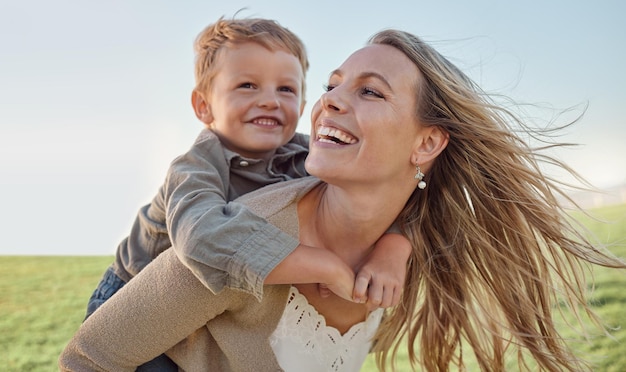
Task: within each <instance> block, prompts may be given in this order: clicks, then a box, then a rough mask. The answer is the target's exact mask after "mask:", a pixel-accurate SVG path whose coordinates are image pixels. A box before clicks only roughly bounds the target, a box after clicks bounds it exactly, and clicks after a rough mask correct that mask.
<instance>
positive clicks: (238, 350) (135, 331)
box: [59, 177, 320, 372]
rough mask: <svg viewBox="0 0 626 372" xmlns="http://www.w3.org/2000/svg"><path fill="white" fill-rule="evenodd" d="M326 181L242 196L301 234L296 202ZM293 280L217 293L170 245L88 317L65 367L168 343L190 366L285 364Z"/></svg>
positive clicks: (116, 359) (141, 356)
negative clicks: (260, 291)
mask: <svg viewBox="0 0 626 372" xmlns="http://www.w3.org/2000/svg"><path fill="white" fill-rule="evenodd" d="M319 184H320V181H319V180H318V179H316V178H314V177H305V178H301V179H297V180H293V181H286V182H281V183H278V184H274V185H270V186H267V187H265V188H263V189H260V190H258V191H255V192H252V193H249V194H246V195H244V196H243V197H241V198H240V199H237V201H236V202H238V203H242V204H245V205H246V206H247V207H248V208H250V209H251V210H252V211H253V212H254V213H256V214H258V215H259V216H261V217H264V218H266V219H267V220H268V221H269V222H270V223H272V224H274V225H275V226H277V227H278V228H280V229H281V230H283V231H285V232H287V233H288V234H290V235H292V236H293V237H295V238H296V239H297V238H298V215H297V202H298V201H299V200H300V199H301V198H302V196H304V195H305V194H306V193H308V192H309V191H310V190H311V189H312V188H314V187H315V186H317V185H319ZM288 293H289V286H288V285H274V286H265V288H264V295H263V298H262V300H261V301H260V302H259V301H257V299H255V297H253V296H252V295H250V294H248V293H244V292H241V291H236V290H232V289H226V290H224V291H222V292H220V293H219V294H217V295H216V294H213V293H212V292H211V291H210V290H208V289H207V288H206V287H204V286H203V285H202V284H201V283H200V282H199V281H198V280H197V279H196V277H195V276H194V275H193V274H192V273H191V272H190V271H189V269H187V268H186V267H185V266H184V265H182V264H181V263H180V261H179V260H178V258H177V257H176V254H175V252H174V250H171V249H170V250H167V251H165V252H163V253H162V254H161V255H159V256H158V257H157V259H155V260H154V262H153V263H151V264H150V265H148V266H147V267H146V268H145V269H144V270H143V271H141V272H140V273H139V274H138V275H137V276H136V277H135V278H134V279H133V280H131V281H130V282H129V283H128V284H127V285H126V286H124V287H123V288H122V289H121V290H120V291H119V292H118V293H117V294H115V295H114V296H113V297H112V298H111V299H110V300H109V301H107V302H105V303H104V304H103V305H102V307H101V308H99V309H98V310H97V311H96V312H95V313H94V314H93V315H92V316H91V317H89V318H88V319H87V320H86V321H85V322H84V323H83V324H82V325H81V327H80V328H79V330H78V331H77V332H76V334H75V335H74V337H73V338H72V339H71V340H70V342H69V343H68V345H67V346H66V348H65V350H64V351H63V352H62V354H61V356H60V358H59V367H60V369H61V370H62V371H134V370H135V369H136V367H137V366H139V365H141V364H142V363H144V362H146V361H149V360H151V359H152V358H154V357H156V356H158V355H159V354H161V353H163V352H164V351H166V350H167V352H166V354H167V355H168V356H169V357H170V358H172V359H173V360H174V361H175V362H176V363H177V364H178V365H179V366H180V368H181V369H182V370H185V371H245V372H248V371H280V370H281V368H280V366H279V365H278V362H277V361H276V358H275V356H274V353H273V351H272V348H271V346H270V344H269V336H270V335H271V334H272V332H273V331H274V329H275V328H276V325H277V324H278V321H279V320H280V317H281V316H282V313H283V311H284V308H285V305H286V302H287V295H288Z"/></svg>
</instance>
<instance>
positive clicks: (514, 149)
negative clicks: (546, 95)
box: [369, 30, 626, 371]
mask: <svg viewBox="0 0 626 372" xmlns="http://www.w3.org/2000/svg"><path fill="white" fill-rule="evenodd" d="M369 44H384V45H390V46H392V47H395V48H396V49H398V50H400V51H402V52H403V53H404V54H405V55H406V56H407V57H408V58H409V59H410V60H411V61H413V63H415V65H416V66H417V67H418V68H419V70H420V72H421V74H422V75H423V79H421V83H420V86H418V87H416V94H417V102H418V103H417V112H416V115H417V117H418V119H419V122H420V123H421V124H422V125H425V126H438V127H440V128H442V129H443V130H445V131H446V132H447V133H449V135H450V140H449V144H448V146H447V148H446V149H445V150H444V151H443V152H442V153H441V154H440V155H439V156H438V158H437V159H436V160H435V162H434V163H433V166H432V168H431V169H430V171H429V172H428V174H427V175H426V180H427V181H428V186H427V188H426V189H424V190H416V191H415V192H414V193H413V195H412V196H411V197H410V199H409V201H408V202H407V204H406V206H405V208H404V210H403V212H402V213H401V214H400V216H399V217H398V220H397V221H398V224H399V226H400V227H401V229H402V231H403V232H404V233H405V235H406V236H407V237H408V238H409V240H410V241H411V242H412V245H413V252H412V254H411V258H410V261H409V267H408V272H407V278H406V285H405V291H404V294H403V298H402V302H401V304H400V305H399V306H397V307H395V308H394V309H392V310H390V311H389V312H388V313H387V317H386V318H385V320H384V323H383V324H382V325H381V327H380V328H379V332H378V334H377V338H376V344H375V351H376V361H377V364H378V367H379V368H380V369H381V370H383V371H384V370H385V367H386V366H385V364H386V363H387V359H388V358H391V359H392V360H393V359H394V358H395V356H396V354H397V351H398V349H399V347H400V345H401V344H402V340H403V339H404V340H407V341H408V347H409V350H408V353H409V358H410V362H411V365H412V366H413V368H415V366H416V365H418V364H419V365H420V366H421V367H422V368H424V369H425V370H428V371H445V370H449V369H450V367H451V366H452V365H456V366H459V367H461V368H462V367H463V365H464V362H463V347H462V346H463V345H465V346H467V345H469V347H470V348H471V350H472V351H473V354H474V356H475V357H476V360H477V362H478V364H479V366H480V368H481V369H482V370H490V371H502V370H504V369H505V359H506V358H505V355H507V354H508V353H510V352H511V350H513V351H516V352H517V358H518V364H519V369H531V366H530V365H529V364H528V360H527V359H528V355H530V356H531V358H532V359H534V360H535V362H536V364H537V366H538V367H539V369H542V370H550V371H561V370H581V369H586V368H588V366H587V365H586V364H585V362H584V361H582V360H580V359H579V358H576V357H575V356H574V355H573V354H572V352H571V351H570V350H569V348H568V347H567V345H566V344H565V342H564V340H563V338H562V337H561V336H560V334H559V332H558V331H557V329H556V327H555V324H554V321H553V320H554V319H553V315H554V314H553V312H554V311H558V310H556V309H558V305H559V303H558V301H559V300H563V302H564V303H565V304H567V305H569V307H570V308H572V309H573V310H574V311H575V312H576V314H577V316H578V320H579V321H581V317H580V314H579V313H578V311H577V310H576V309H577V308H582V309H584V312H585V314H587V315H588V316H590V317H591V319H593V320H594V321H595V322H596V323H595V324H596V325H598V326H600V323H599V319H597V317H596V316H595V315H594V314H593V312H592V311H591V309H590V308H589V306H588V305H587V303H586V299H585V290H586V277H585V272H584V270H583V269H584V266H585V263H593V264H599V265H603V266H608V267H616V268H624V267H626V265H625V264H624V262H622V261H620V260H618V259H617V258H615V257H613V256H611V255H610V254H609V253H608V252H606V251H602V250H600V249H599V248H596V247H594V245H593V244H592V243H591V242H589V241H588V239H587V238H586V237H585V236H584V235H583V233H582V232H581V231H580V230H579V229H577V228H575V225H574V224H573V223H572V222H571V220H569V219H568V218H567V216H566V211H565V210H564V209H563V207H562V206H561V205H560V204H559V202H558V201H557V200H558V199H557V196H559V195H560V196H565V194H564V193H563V192H562V191H561V189H560V187H562V186H563V185H559V183H558V182H555V181H554V180H552V179H550V178H548V177H546V176H545V175H544V174H543V173H542V171H541V170H540V167H539V164H540V163H541V162H546V161H547V162H551V163H553V164H557V165H559V166H562V167H563V168H564V169H566V170H568V171H570V172H573V171H572V170H571V169H570V168H569V167H567V165H565V164H562V163H560V162H559V161H558V160H556V159H553V158H550V157H549V156H547V155H539V153H538V152H537V151H535V150H534V149H532V148H531V147H530V146H529V145H528V144H527V143H525V142H524V141H523V140H522V139H521V138H520V137H519V136H518V135H517V134H516V133H515V130H513V126H520V127H522V128H525V129H526V130H531V129H530V128H528V127H527V126H524V123H523V122H522V121H521V120H519V119H518V118H517V117H516V115H514V114H513V113H512V112H511V111H509V110H507V109H505V108H503V107H500V106H498V105H496V104H495V103H493V101H492V100H491V99H490V98H489V96H487V95H486V94H485V93H484V92H482V91H481V90H480V88H479V87H478V86H476V84H475V83H474V82H472V80H471V79H469V78H468V77H467V76H466V75H465V74H463V73H462V72H461V71H460V70H459V69H458V68H456V67H455V66H454V65H453V64H452V63H450V62H449V61H448V60H447V59H446V58H444V57H443V56H441V55H440V54H439V53H438V52H437V51H435V50H434V49H433V48H432V47H430V46H429V45H427V44H426V43H424V42H423V41H422V40H420V39H419V38H417V37H416V36H414V35H411V34H409V33H406V32H402V31H397V30H385V31H382V32H379V33H377V34H376V35H374V36H373V37H372V38H371V39H370V40H369ZM535 134H537V133H535ZM544 135H546V134H545V133H544ZM557 296H558V298H557ZM415 345H419V346H418V347H417V349H419V353H418V352H416V347H415ZM532 368H536V367H532Z"/></svg>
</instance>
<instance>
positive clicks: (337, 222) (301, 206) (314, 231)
mask: <svg viewBox="0 0 626 372" xmlns="http://www.w3.org/2000/svg"><path fill="white" fill-rule="evenodd" d="M405 202H406V201H402V200H400V199H398V198H397V197H392V196H390V195H389V193H387V194H386V195H384V196H381V195H377V194H376V193H375V192H373V191H372V190H368V191H367V192H364V191H363V190H354V189H352V190H350V189H344V188H340V187H336V186H333V185H329V184H325V183H323V184H321V185H320V186H318V187H316V188H314V189H313V190H311V191H310V192H309V193H308V194H307V195H305V196H304V197H303V198H302V199H301V200H300V202H299V203H298V215H299V219H300V234H301V236H300V239H301V243H303V244H307V245H311V246H316V247H324V248H326V249H329V250H332V251H333V252H335V253H336V254H337V255H339V256H340V257H342V258H343V259H344V260H345V261H346V262H347V263H348V264H349V265H351V266H356V265H358V264H359V262H360V261H361V259H362V258H363V257H364V256H365V255H367V254H368V253H369V251H370V249H371V248H372V246H373V245H374V243H375V242H376V241H377V240H378V239H379V238H380V236H381V235H382V234H384V233H385V231H386V230H387V229H388V228H389V226H390V225H391V224H392V223H393V221H394V220H395V217H396V216H397V215H398V213H399V212H400V210H401V208H402V206H403V205H404V203H405Z"/></svg>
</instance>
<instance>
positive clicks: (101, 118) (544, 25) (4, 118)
mask: <svg viewBox="0 0 626 372" xmlns="http://www.w3.org/2000/svg"><path fill="white" fill-rule="evenodd" d="M625 4H626V3H624V2H622V1H618V0H614V1H597V2H591V1H582V0H574V1H539V0H530V1H495V0H493V1H486V0H474V1H461V0H458V1H428V2H426V1H408V0H407V1H399V0H386V1H378V2H371V5H370V4H368V2H366V1H337V0H334V1H327V0H318V1H310V2H300V1H271V2H270V1H260V0H255V1H237V0H229V1H221V2H216V1H154V0H152V1H147V0H136V1H132V0H126V1H120V0H111V1H89V0H81V1H68V0H57V1H44V0H33V1H30V0H23V1H12V2H9V1H3V2H2V4H0V174H1V177H0V205H1V206H2V212H3V213H2V214H1V217H0V226H1V227H0V231H1V232H2V236H3V244H2V245H1V246H0V254H42V255H45V254H72V255H84V254H88V255H94V254H95V255H109V254H113V253H114V251H115V248H116V246H117V244H118V243H119V241H120V240H121V239H123V238H124V237H125V236H126V235H127V234H128V232H129V231H130V226H131V223H132V221H133V219H134V217H135V214H136V211H137V209H138V208H139V207H140V206H141V205H143V204H145V203H147V202H149V201H150V199H151V198H152V196H153V195H154V194H155V192H156V191H157V189H158V187H159V185H160V184H161V182H162V180H163V178H164V176H165V173H166V170H167V167H168V165H169V162H170V161H171V160H172V159H173V158H174V157H175V156H177V155H179V154H180V153H182V152H184V151H185V150H186V149H187V148H188V147H189V146H190V145H191V143H192V141H193V140H194V138H195V136H196V134H197V133H198V131H199V130H200V129H201V127H202V126H201V125H200V123H199V122H198V121H197V119H196V118H195V116H194V115H193V112H192V109H191V105H190V103H189V102H190V93H191V89H192V88H193V52H192V43H193V40H194V38H195V36H196V35H197V34H198V33H199V32H200V31H201V30H202V29H203V28H204V27H205V26H206V25H208V24H209V23H212V22H214V21H215V20H217V18H218V17H220V16H222V15H225V16H227V17H228V16H232V15H233V14H235V13H236V12H237V11H238V10H239V9H241V8H247V9H246V10H244V11H243V12H242V13H241V14H242V15H243V16H257V17H265V18H272V19H275V20H277V21H278V22H279V23H281V24H282V25H283V26H286V27H288V28H289V29H291V30H292V31H294V32H295V33H296V34H298V35H299V36H300V37H301V38H302V40H303V41H304V42H305V44H306V45H307V48H308V52H309V56H310V61H311V69H310V71H309V75H308V79H307V85H308V92H307V99H308V102H309V104H308V105H307V109H306V111H305V114H304V116H303V117H302V119H301V122H300V124H299V129H298V130H299V131H301V132H308V131H309V128H310V127H309V112H310V111H309V110H310V107H311V106H312V104H313V103H314V102H315V101H316V100H317V98H318V97H319V96H320V94H321V93H322V86H323V85H324V84H325V83H326V79H327V76H328V73H329V72H330V71H331V70H333V69H335V68H336V67H338V66H339V64H340V63H341V62H342V61H343V60H344V59H345V58H346V57H347V56H348V55H349V54H350V53H352V52H353V51H355V50H356V49H358V48H360V47H361V46H362V45H363V44H364V43H365V41H366V40H367V38H368V37H369V36H371V35H372V34H373V33H375V32H377V31H380V30H381V29H384V28H400V29H402V30H406V31H409V32H412V33H414V34H416V35H418V36H420V37H422V38H423V39H425V40H426V41H428V42H430V43H431V44H432V45H434V46H435V47H436V48H437V49H438V50H439V51H440V52H442V53H443V54H444V55H446V56H447V57H449V58H450V59H451V60H452V61H453V62H455V63H457V65H458V66H459V67H460V68H461V69H463V70H464V71H466V72H467V73H468V74H469V75H470V76H471V77H472V78H474V79H475V80H476V81H477V82H478V83H479V84H480V85H482V86H483V88H484V89H486V90H487V91H490V92H495V93H500V94H505V95H508V96H510V97H512V98H513V99H515V100H517V101H521V102H524V103H531V104H540V105H550V106H551V107H553V108H554V109H555V110H556V111H554V112H557V111H558V110H562V109H566V108H568V107H573V106H574V107H578V108H577V109H576V110H578V111H576V110H574V111H573V114H568V115H565V116H564V117H562V118H561V120H557V123H561V124H563V123H565V122H566V121H567V119H571V118H572V117H573V116H575V114H576V113H580V110H581V108H582V107H584V106H585V105H586V104H588V109H587V112H586V113H585V116H584V117H583V119H582V120H581V121H580V122H578V123H577V124H576V125H575V126H574V127H571V128H570V129H568V131H567V132H566V133H565V135H564V136H563V138H562V139H563V140H564V141H567V142H575V143H580V144H581V146H578V147H576V148H573V149H570V150H563V151H561V152H558V153H557V154H556V155H557V156H559V157H560V158H561V159H563V160H565V161H567V162H568V163H569V164H570V165H572V166H573V167H574V168H575V169H576V170H577V171H578V172H580V173H581V174H582V175H583V176H585V177H586V178H587V179H588V180H589V181H591V182H592V183H593V184H594V185H596V186H598V187H608V186H613V185H616V184H619V183H622V182H624V181H626V166H625V165H624V159H626V146H625V145H624V141H625V140H626V119H624V118H625V117H626V73H625V72H624V68H623V66H624V63H625V62H624V61H626V26H624V22H623V16H624V14H626V5H625ZM554 112H550V111H541V112H540V115H545V116H540V115H539V116H538V119H540V120H549V119H550V115H552V114H553V113H554ZM533 114H534V115H536V114H535V113H533Z"/></svg>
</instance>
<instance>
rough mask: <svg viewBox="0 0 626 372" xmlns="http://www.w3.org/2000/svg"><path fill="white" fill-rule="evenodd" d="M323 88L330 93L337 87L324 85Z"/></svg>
mask: <svg viewBox="0 0 626 372" xmlns="http://www.w3.org/2000/svg"><path fill="white" fill-rule="evenodd" d="M322 88H323V89H324V91H325V92H330V91H331V90H333V89H335V86H334V85H331V84H324V85H323V86H322Z"/></svg>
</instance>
